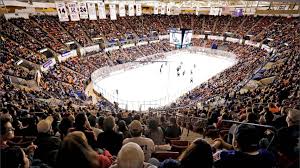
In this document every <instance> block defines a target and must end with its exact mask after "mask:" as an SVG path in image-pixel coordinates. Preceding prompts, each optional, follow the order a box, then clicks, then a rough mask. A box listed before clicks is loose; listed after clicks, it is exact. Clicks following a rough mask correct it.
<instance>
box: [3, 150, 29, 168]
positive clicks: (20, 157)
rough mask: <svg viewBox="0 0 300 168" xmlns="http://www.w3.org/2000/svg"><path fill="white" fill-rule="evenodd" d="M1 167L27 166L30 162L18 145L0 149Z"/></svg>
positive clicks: (23, 167) (21, 167)
mask: <svg viewBox="0 0 300 168" xmlns="http://www.w3.org/2000/svg"><path fill="white" fill-rule="evenodd" d="M0 158H1V168H29V165H30V162H29V159H28V158H27V157H26V155H25V152H24V151H23V149H22V148H20V147H8V148H6V149H2V150H0Z"/></svg>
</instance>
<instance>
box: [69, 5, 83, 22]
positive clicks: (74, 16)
mask: <svg viewBox="0 0 300 168" xmlns="http://www.w3.org/2000/svg"><path fill="white" fill-rule="evenodd" d="M68 8H69V13H70V18H71V21H79V20H80V18H79V12H78V8H77V3H76V2H70V3H68Z"/></svg>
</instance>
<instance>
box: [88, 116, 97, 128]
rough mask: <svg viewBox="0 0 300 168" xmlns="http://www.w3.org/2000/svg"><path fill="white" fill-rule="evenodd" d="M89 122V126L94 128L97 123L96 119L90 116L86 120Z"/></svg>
mask: <svg viewBox="0 0 300 168" xmlns="http://www.w3.org/2000/svg"><path fill="white" fill-rule="evenodd" d="M88 120H89V122H90V125H91V126H92V127H95V126H96V123H97V118H96V116H94V115H90V116H89V118H88Z"/></svg>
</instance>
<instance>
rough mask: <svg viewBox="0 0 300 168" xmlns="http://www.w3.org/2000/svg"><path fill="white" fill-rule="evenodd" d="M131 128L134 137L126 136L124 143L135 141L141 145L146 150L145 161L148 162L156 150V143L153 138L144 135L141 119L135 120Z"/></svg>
mask: <svg viewBox="0 0 300 168" xmlns="http://www.w3.org/2000/svg"><path fill="white" fill-rule="evenodd" d="M129 130H130V133H131V135H132V138H126V139H124V141H123V145H125V144H127V143H129V142H134V143H137V144H138V145H140V147H141V148H142V149H143V151H144V155H145V161H146V162H147V161H148V160H149V159H150V157H151V154H152V153H153V152H154V151H155V145H154V142H153V141H152V139H150V138H145V137H142V132H143V127H142V124H141V122H140V121H138V120H133V121H132V122H131V123H130V125H129Z"/></svg>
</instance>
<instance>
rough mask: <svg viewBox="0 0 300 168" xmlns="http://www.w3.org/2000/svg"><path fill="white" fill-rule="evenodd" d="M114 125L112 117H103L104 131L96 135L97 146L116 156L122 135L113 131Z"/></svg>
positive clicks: (120, 145)
mask: <svg viewBox="0 0 300 168" xmlns="http://www.w3.org/2000/svg"><path fill="white" fill-rule="evenodd" d="M115 125H116V124H115V118H114V117H112V116H109V117H106V118H105V119H104V122H103V129H104V132H102V133H100V134H99V135H98V138H97V146H98V147H99V148H101V149H106V150H108V151H109V152H110V153H111V154H112V155H115V156H116V155H117V154H118V152H119V150H120V149H121V147H122V141H123V135H122V134H120V133H118V132H115V131H114V128H115Z"/></svg>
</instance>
